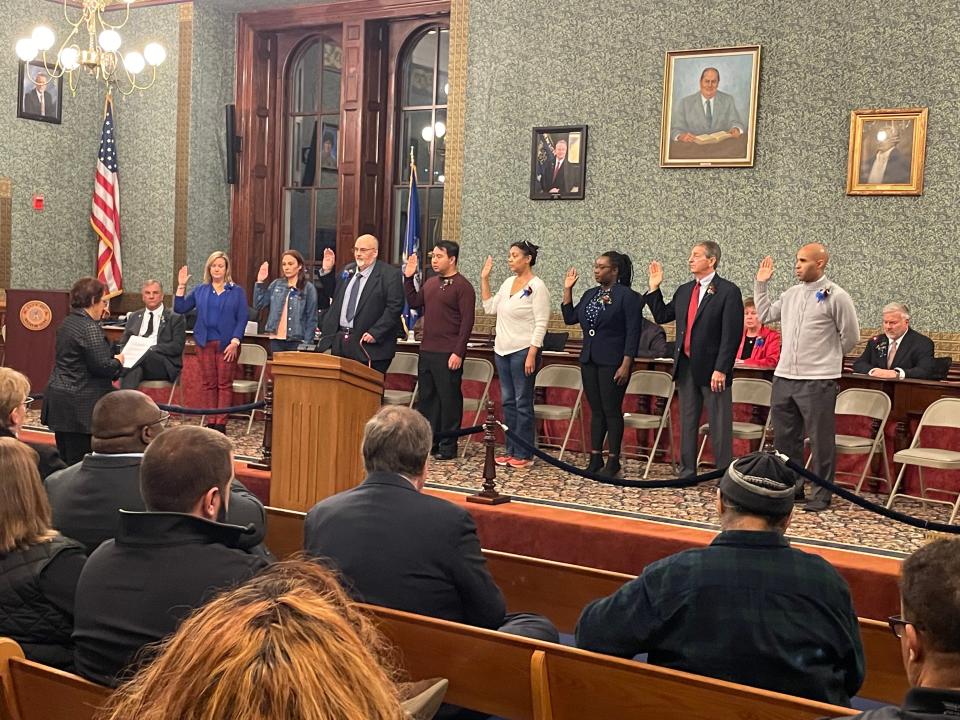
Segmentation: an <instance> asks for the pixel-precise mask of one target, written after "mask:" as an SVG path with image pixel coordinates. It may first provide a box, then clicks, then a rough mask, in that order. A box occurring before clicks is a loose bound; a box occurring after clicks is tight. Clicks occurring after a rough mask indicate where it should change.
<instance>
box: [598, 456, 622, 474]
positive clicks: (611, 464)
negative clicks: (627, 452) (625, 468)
mask: <svg viewBox="0 0 960 720" xmlns="http://www.w3.org/2000/svg"><path fill="white" fill-rule="evenodd" d="M619 473H620V458H618V457H617V456H616V455H611V456H610V457H608V458H607V464H606V465H604V466H603V470H601V471H600V474H601V475H605V476H607V477H617V475H618V474H619Z"/></svg>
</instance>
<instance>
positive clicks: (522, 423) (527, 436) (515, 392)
mask: <svg viewBox="0 0 960 720" xmlns="http://www.w3.org/2000/svg"><path fill="white" fill-rule="evenodd" d="M493 359H494V362H495V363H496V366H497V375H498V376H499V378H500V401H501V403H502V404H503V421H504V422H505V423H506V424H507V427H509V428H510V430H511V431H513V432H514V433H515V434H517V435H519V436H520V437H522V438H523V439H524V440H526V441H527V442H528V443H530V444H531V445H536V444H537V443H536V438H535V437H534V434H533V383H534V380H535V379H536V377H537V376H536V373H534V374H533V375H527V374H525V373H524V372H523V365H524V363H525V362H526V360H527V349H526V348H524V349H523V350H517V351H516V352H513V353H510V354H509V355H497V354H496V353H494V356H493ZM507 455H509V456H511V457H515V458H517V459H518V460H528V459H530V458H531V457H533V454H532V453H531V452H530V451H529V450H527V449H526V448H521V447H520V446H519V445H518V444H516V443H514V442H513V441H512V440H511V439H510V436H507Z"/></svg>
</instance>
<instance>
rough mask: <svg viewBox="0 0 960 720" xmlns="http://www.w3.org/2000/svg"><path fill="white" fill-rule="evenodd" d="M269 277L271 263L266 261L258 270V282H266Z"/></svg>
mask: <svg viewBox="0 0 960 720" xmlns="http://www.w3.org/2000/svg"><path fill="white" fill-rule="evenodd" d="M268 277H270V263H268V262H266V261H264V263H263V265H261V266H260V270H259V271H258V272H257V282H258V283H262V282H266V281H267V278H268Z"/></svg>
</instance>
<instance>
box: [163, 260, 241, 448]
mask: <svg viewBox="0 0 960 720" xmlns="http://www.w3.org/2000/svg"><path fill="white" fill-rule="evenodd" d="M189 280H190V271H189V270H188V269H187V266H186V265H184V266H183V267H182V268H180V273H179V275H178V276H177V293H176V295H175V296H174V298H173V311H174V312H178V313H181V314H183V313H188V312H190V311H191V310H193V309H194V308H196V309H197V324H196V325H194V327H193V340H194V342H196V344H197V359H198V361H199V363H200V378H201V383H202V389H203V398H202V399H201V404H202V405H203V406H204V407H215V408H220V407H230V406H231V405H232V404H233V379H234V377H236V374H237V359H238V357H239V356H240V340H241V339H242V338H243V333H244V330H246V327H247V317H248V311H247V295H246V293H244V291H243V288H241V287H240V286H239V285H237V284H236V283H234V282H233V278H232V277H231V276H230V258H228V257H227V255H226V253H223V252H220V251H219V250H218V251H217V252H215V253H212V254H211V255H210V257H208V258H207V264H206V265H205V266H204V268H203V284H202V285H197V287H195V288H194V289H193V290H191V291H190V292H189V294H187V281H189ZM207 425H208V426H209V427H211V428H212V429H214V430H219V431H220V432H222V433H223V434H226V432H227V416H226V415H209V416H208V417H207Z"/></svg>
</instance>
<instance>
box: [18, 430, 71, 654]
mask: <svg viewBox="0 0 960 720" xmlns="http://www.w3.org/2000/svg"><path fill="white" fill-rule="evenodd" d="M0 468H3V472H2V473H0V497H3V502H0V636H4V637H9V638H13V639H14V640H16V641H17V642H18V643H19V644H20V647H22V648H23V652H24V654H25V655H26V656H27V657H28V658H29V659H30V660H35V661H36V662H40V663H43V664H44V665H52V666H53V667H58V668H61V669H63V670H72V669H73V644H72V643H71V641H70V634H71V633H72V632H73V601H74V595H75V593H76V589H77V580H78V579H79V578H80V571H81V570H82V569H83V564H84V562H86V559H87V556H86V555H85V554H84V550H83V546H82V545H81V544H80V543H78V542H74V541H73V540H70V539H68V538H65V537H63V536H62V535H60V534H59V533H58V532H57V531H56V530H54V529H53V528H51V527H50V522H51V521H50V504H49V503H48V502H47V494H46V493H45V492H44V490H43V484H42V483H41V482H40V473H39V472H38V471H37V454H36V452H34V451H33V450H32V449H31V448H29V447H27V446H26V445H24V444H23V443H22V442H20V441H19V440H16V439H14V438H9V437H0Z"/></svg>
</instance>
